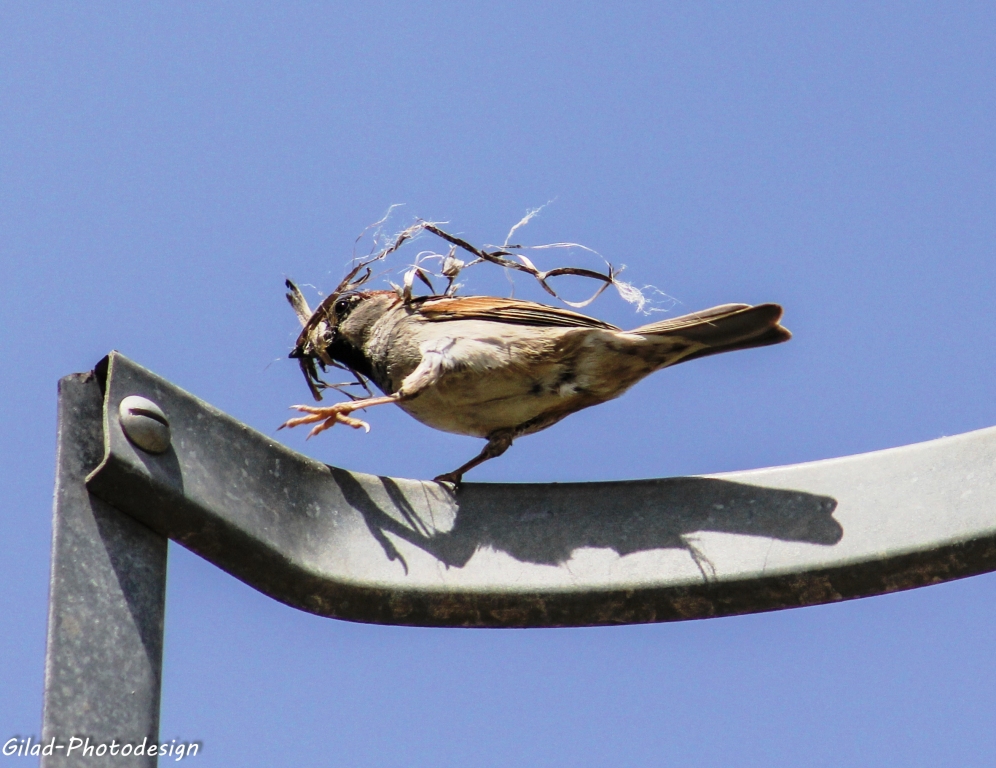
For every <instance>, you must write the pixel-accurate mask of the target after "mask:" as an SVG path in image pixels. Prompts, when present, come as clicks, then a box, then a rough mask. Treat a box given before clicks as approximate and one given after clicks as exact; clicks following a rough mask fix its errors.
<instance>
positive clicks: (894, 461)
mask: <svg viewBox="0 0 996 768" xmlns="http://www.w3.org/2000/svg"><path fill="white" fill-rule="evenodd" d="M57 466H58V470H57V480H56V500H55V515H54V534H53V549H52V552H53V558H52V587H51V601H50V606H49V633H48V650H47V656H46V673H45V714H44V726H43V742H44V743H48V741H49V740H50V739H55V740H56V743H62V744H63V745H67V744H68V740H69V739H70V738H73V737H76V738H84V737H88V738H90V739H91V740H93V741H94V743H96V742H99V741H104V742H107V743H109V742H110V741H111V739H117V740H118V741H119V742H125V741H129V742H130V743H133V744H138V743H139V742H143V740H145V741H147V742H150V743H154V742H155V741H156V738H157V731H158V721H159V690H160V677H161V664H162V639H163V610H164V596H165V583H166V581H165V579H166V540H167V538H169V539H173V540H174V541H176V542H178V543H179V544H181V545H183V546H185V547H187V548H188V549H190V550H192V551H194V552H196V553H198V554H199V555H201V556H202V557H204V558H206V559H208V560H210V561H211V562H212V563H214V564H216V565H217V566H219V567H220V568H222V569H223V570H225V571H227V572H228V573H231V574H232V575H234V576H235V577H236V578H238V579H241V580H242V581H244V582H245V583H246V584H249V585H250V586H252V587H255V588H256V589H258V590H260V591H262V592H264V593H265V594H267V595H270V596H271V597H273V598H275V599H277V600H280V601H282V602H284V603H287V604H288V605H291V606H294V607H297V608H300V609H302V610H306V611H311V612H312V613H316V614H320V615H322V616H330V617H335V618H340V619H348V620H352V621H369V622H380V623H385V624H408V625H423V626H459V627H563V626H582V625H595V624H625V623H637V622H653V621H671V620H680V619H699V618H707V617H711V616H726V615H731V614H742V613H751V612H758V611H770V610H776V609H779V608H791V607H797V606H804V605H815V604H819V603H828V602H833V601H837V600H846V599H850V598H856V597H864V596H867V595H875V594H881V593H884V592H892V591H895V590H900V589H911V588H913V587H920V586H924V585H927V584H933V583H937V582H941V581H947V580H950V579H957V578H961V577H964V576H971V575H974V574H978V573H983V572H986V571H992V570H996V513H994V512H993V510H994V508H996V477H994V474H996V473H994V468H996V428H993V429H984V430H980V431H977V432H971V433H967V434H964V435H958V436H956V437H949V438H944V439H941V440H934V441H931V442H927V443H920V444H917V445H910V446H906V447H903V448H896V449H892V450H887V451H879V452H876V453H869V454H864V455H859V456H849V457H846V458H842V459H832V460H828V461H818V462H813V463H810V464H799V465H795V466H787V467H775V468H772V469H760V470H754V471H749V472H735V473H730V474H723V475H714V476H706V477H685V478H671V479H661V480H638V481H630V482H612V483H567V484H556V483H553V484H538V485H529V484H474V483H467V484H466V485H463V486H462V487H461V488H460V489H459V490H457V491H455V492H453V491H451V490H449V489H448V488H447V487H446V486H443V485H440V484H438V483H434V482H424V481H418V480H401V479H397V478H390V477H376V476H373V475H365V474H360V473H356V472H348V471H346V470H343V469H338V468H335V467H330V466H326V465H325V464H321V463H319V462H317V461H314V460H313V459H309V458H307V457H305V456H302V455H300V454H298V453H295V452H294V451H291V450H289V449H288V448H286V447H284V446H282V445H280V444H278V443H276V442H275V441H274V440H272V439H271V438H269V437H267V436H266V435H263V434H260V433H258V432H256V431H254V430H252V429H250V428H249V427H247V426H245V425H244V424H240V423H239V422H237V421H235V420H234V419H232V418H231V417H229V416H226V415H225V414H223V413H221V412H220V411H217V410H216V409H214V408H212V407H211V406H209V405H207V404H205V403H203V402H201V401H200V400H198V399H197V398H195V397H193V396H192V395H189V394H187V393H186V392H184V391H183V390H181V389H179V388H177V387H175V386H174V385H172V384H170V383H169V382H168V381H165V380H163V379H161V378H159V377H158V376H155V375H154V374H152V373H150V372H149V371H147V370H145V369H144V368H142V367H140V366H138V365H136V364H135V363H133V362H131V361H129V360H128V359H126V358H124V357H122V356H121V355H119V354H117V353H111V354H110V355H109V356H108V357H107V358H105V359H104V360H103V361H102V362H101V363H100V364H99V365H98V366H97V369H96V371H95V373H94V374H80V375H76V376H70V377H67V378H65V379H63V380H62V382H60V406H59V457H58V462H57ZM91 470H92V471H91ZM87 473H89V474H88V475H87ZM84 476H86V481H85V485H84ZM64 748H65V746H64V747H63V749H64ZM101 759H103V758H100V759H98V758H95V757H94V758H91V757H86V756H85V755H83V754H82V752H81V751H80V752H77V753H76V755H75V756H67V755H66V753H65V752H62V753H59V752H56V753H55V754H54V755H52V756H50V757H43V765H45V766H56V765H58V766H67V765H90V764H98V763H99V764H103V763H101V762H100V760H101ZM95 760H96V762H94V761H95ZM116 764H121V765H136V766H154V765H155V764H156V758H155V757H153V756H149V755H148V754H146V755H143V756H135V755H132V756H130V757H128V758H119V759H117V763H116Z"/></svg>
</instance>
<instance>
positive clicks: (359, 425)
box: [278, 403, 370, 439]
mask: <svg viewBox="0 0 996 768" xmlns="http://www.w3.org/2000/svg"><path fill="white" fill-rule="evenodd" d="M349 405H350V404H349V403H339V404H338V405H329V406H326V407H324V408H316V407H314V406H312V405H292V406H291V408H293V409H294V410H296V411H302V412H303V413H307V414H308V415H307V416H298V417H297V418H296V419H288V420H287V421H285V422H284V423H283V424H281V425H280V426H279V427H278V429H283V428H284V427H298V426H300V425H302V424H314V423H315V422H316V421H317V422H320V423H319V424H317V425H315V427H314V429H312V430H311V432H309V433H308V438H309V439H310V438H312V437H314V436H315V435H318V434H321V433H322V432H324V431H325V430H326V429H332V427H334V426H335V425H336V424H345V425H346V426H349V427H352V428H353V429H363V430H365V431H367V432H369V431H370V425H369V424H367V423H366V422H365V421H363V420H362V419H357V418H354V417H352V416H347V415H346V414H347V413H349V410H347V408H346V407H343V406H347V407H348V406H349Z"/></svg>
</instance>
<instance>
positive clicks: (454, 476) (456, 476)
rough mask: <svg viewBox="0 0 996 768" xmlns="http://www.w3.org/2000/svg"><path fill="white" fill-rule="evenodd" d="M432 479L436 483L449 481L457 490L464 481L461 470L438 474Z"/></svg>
mask: <svg viewBox="0 0 996 768" xmlns="http://www.w3.org/2000/svg"><path fill="white" fill-rule="evenodd" d="M432 481H433V482H434V483H447V484H449V485H452V486H453V489H454V490H456V489H457V488H459V487H460V484H461V483H463V472H460V471H459V470H455V471H453V472H447V473H446V474H445V475H437V476H436V477H434V478H432Z"/></svg>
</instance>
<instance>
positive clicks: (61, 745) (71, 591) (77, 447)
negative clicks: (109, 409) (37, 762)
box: [26, 373, 167, 768]
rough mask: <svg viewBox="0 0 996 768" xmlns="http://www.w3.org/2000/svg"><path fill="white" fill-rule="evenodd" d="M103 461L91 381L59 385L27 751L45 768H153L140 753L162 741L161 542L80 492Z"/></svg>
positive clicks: (84, 377) (96, 393)
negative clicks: (39, 708) (46, 568)
mask: <svg viewBox="0 0 996 768" xmlns="http://www.w3.org/2000/svg"><path fill="white" fill-rule="evenodd" d="M103 453H104V430H103V394H102V392H101V387H100V383H99V380H98V377H97V376H96V375H95V374H93V373H87V374H76V375H73V376H67V377H66V378H64V379H62V380H61V381H60V382H59V432H58V454H57V462H56V483H55V510H54V520H53V535H52V576H51V587H50V596H49V615H48V645H47V650H46V655H45V704H44V715H43V724H42V740H41V743H40V745H39V746H40V749H39V750H38V752H35V754H39V753H40V754H41V755H42V759H41V765H42V766H43V768H55V767H56V766H59V767H60V768H61V767H62V766H89V765H107V764H108V763H112V764H113V765H116V766H143V767H148V766H155V765H156V764H157V758H156V756H155V755H154V754H153V755H150V754H149V752H150V749H149V747H150V745H155V744H156V743H157V742H158V738H159V695H160V688H161V681H162V650H163V613H164V609H165V598H166V546H167V540H166V539H165V538H164V537H163V536H160V535H159V534H157V533H154V532H153V531H152V530H150V529H149V528H146V527H145V526H144V525H142V524H141V523H139V522H137V521H136V520H135V519H134V518H133V517H130V516H128V515H125V514H123V513H121V512H118V511H117V510H116V509H114V508H113V507H111V506H109V505H108V504H106V503H105V502H103V501H100V500H99V499H97V498H95V497H94V496H92V495H91V494H90V493H89V492H88V491H87V489H86V486H85V484H84V479H85V477H86V475H87V474H88V473H89V472H90V471H91V470H92V469H93V468H94V467H96V466H97V464H99V463H100V460H101V458H102V457H103ZM143 744H144V747H143ZM30 747H31V745H28V749H27V750H26V751H30ZM136 753H139V754H136ZM112 755H113V756H112Z"/></svg>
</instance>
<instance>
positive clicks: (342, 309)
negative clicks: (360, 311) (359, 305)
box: [334, 298, 352, 317]
mask: <svg viewBox="0 0 996 768" xmlns="http://www.w3.org/2000/svg"><path fill="white" fill-rule="evenodd" d="M351 303H352V302H351V301H350V300H349V298H342V299H339V300H338V301H337V302H336V303H335V307H334V309H335V313H336V315H337V316H339V317H342V316H343V315H344V314H345V313H346V310H347V309H349V305H350V304H351Z"/></svg>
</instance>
